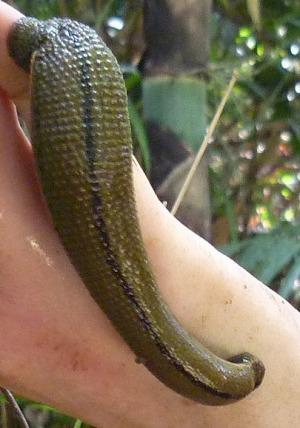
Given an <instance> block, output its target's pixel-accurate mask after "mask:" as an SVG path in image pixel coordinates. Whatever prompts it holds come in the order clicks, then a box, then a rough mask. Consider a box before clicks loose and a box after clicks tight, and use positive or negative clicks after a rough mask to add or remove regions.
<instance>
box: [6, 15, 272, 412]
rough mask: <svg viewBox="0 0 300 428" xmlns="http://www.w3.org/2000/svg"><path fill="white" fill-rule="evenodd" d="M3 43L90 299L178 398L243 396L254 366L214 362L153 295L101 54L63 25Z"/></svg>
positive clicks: (247, 360)
mask: <svg viewBox="0 0 300 428" xmlns="http://www.w3.org/2000/svg"><path fill="white" fill-rule="evenodd" d="M8 46H9V51H10V54H11V56H12V57H13V58H14V59H15V61H16V63H17V64H19V65H20V66H21V67H23V68H24V69H25V70H27V71H28V70H31V94H32V95H31V96H32V99H31V102H32V112H33V123H32V143H33V148H34V153H35V158H36V163H37V167H38V170H39V176H40V180H41V184H42V188H43V193H44V195H45V197H46V200H47V203H48V206H49V210H50V212H51V215H52V218H53V221H54V224H55V227H56V229H57V232H58V234H59V236H60V238H61V240H62V243H63V245H64V247H65V249H66V251H67V253H68V255H69V257H70V260H71V261H72V263H73V265H74V266H75V268H76V270H77V271H78V273H79V274H80V276H81V278H82V280H83V282H84V284H85V285H86V287H87V288H88V290H89V291H90V293H91V295H92V297H93V298H94V299H95V301H96V302H97V304H98V305H99V306H100V307H101V308H102V310H103V311H104V312H105V313H106V315H107V316H108V317H109V319H110V320H111V321H112V323H113V325H114V326H115V328H116V329H117V330H118V331H119V333H120V334H121V336H122V337H123V338H124V340H125V341H126V342H127V344H128V345H129V346H130V347H131V349H132V350H133V351H134V353H135V354H136V356H137V359H138V361H141V362H142V363H143V364H144V365H145V366H146V367H147V368H148V369H149V370H150V371H151V372H152V373H153V374H154V375H155V376H156V377H157V378H158V379H160V380H161V381H162V382H163V383H165V384H166V385H167V386H169V387H170V388H172V389H173V390H175V391H176V392H178V393H179V394H182V395H184V396H186V397H188V398H191V399H193V400H195V401H200V402H202V403H206V404H211V405H216V404H226V403H230V402H232V401H234V400H238V399H240V398H243V397H245V396H246V395H248V394H249V393H251V392H252V391H253V390H254V389H255V388H256V387H257V386H258V385H259V384H260V383H261V381H262V379H263V376H264V366H263V364H262V363H261V361H260V360H259V359H258V358H256V357H255V356H253V355H251V354H248V353H244V354H241V355H238V356H235V357H233V358H232V359H231V360H228V361H227V360H224V359H221V358H219V357H218V356H216V355H215V354H213V353H212V352H210V351H209V350H208V349H206V348H205V347H204V346H202V345H201V344H200V343H199V342H198V341H197V340H196V339H195V338H194V337H192V336H191V335H190V334H189V333H188V332H187V331H186V330H185V329H183V327H182V326H181V325H180V324H179V323H178V321H177V320H176V319H175V317H174V316H173V315H172V314H171V312H170V310H169V309H168V307H167V306H166V304H165V303H164V302H163V300H162V298H161V296H160V294H159V291H158V288H157V286H156V282H155V278H154V276H153V274H152V270H151V267H150V263H149V261H148V258H147V254H146V251H145V248H144V245H143V241H142V237H141V232H140V227H139V223H138V218H137V214H136V206H135V200H134V189H133V182H132V171H131V163H132V147H131V146H132V144H131V131H130V124H129V119H128V110H127V95H126V90H125V85H124V82H123V78H122V74H121V71H120V69H119V66H118V64H117V61H116V59H115V58H114V56H113V54H112V53H111V51H110V50H109V49H108V48H107V47H106V46H105V44H104V43H103V41H102V40H101V39H100V37H99V36H98V35H97V34H96V33H95V32H94V31H93V30H92V29H90V28H89V27H87V26H85V25H83V24H79V23H77V22H74V21H71V20H69V19H52V20H49V21H45V22H41V21H38V20H36V19H34V18H22V19H21V20H20V21H18V23H17V24H16V25H15V26H14V28H13V29H12V31H11V33H10V36H9V40H8ZM33 53H34V55H33Z"/></svg>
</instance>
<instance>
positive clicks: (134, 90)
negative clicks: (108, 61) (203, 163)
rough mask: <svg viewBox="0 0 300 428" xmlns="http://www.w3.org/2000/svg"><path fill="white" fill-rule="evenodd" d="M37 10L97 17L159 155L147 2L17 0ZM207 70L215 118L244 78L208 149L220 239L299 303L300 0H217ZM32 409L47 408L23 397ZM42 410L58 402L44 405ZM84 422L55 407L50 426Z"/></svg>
mask: <svg viewBox="0 0 300 428" xmlns="http://www.w3.org/2000/svg"><path fill="white" fill-rule="evenodd" d="M9 3H11V4H14V5H16V6H17V7H18V8H19V9H20V10H21V11H22V12H24V13H26V14H28V15H33V16H36V17H38V18H42V19H45V18H49V17H52V16H54V15H55V16H57V15H60V16H69V17H72V18H75V19H78V20H80V21H83V22H86V23H87V24H89V25H92V26H94V27H95V28H96V30H97V31H98V32H99V33H100V34H101V35H102V37H103V38H104V40H105V41H106V42H107V44H108V45H109V46H110V47H111V48H112V50H113V51H114V53H115V54H116V56H117V58H118V59H119V62H120V63H121V66H122V69H123V72H124V76H125V80H126V85H127V89H128V92H129V97H130V104H129V106H130V109H129V110H130V115H131V121H132V129H133V133H134V140H135V143H136V144H135V147H136V154H137V156H138V158H139V159H140V160H142V162H143V165H144V167H145V169H146V170H147V171H149V169H150V165H151V159H150V155H149V146H148V140H147V133H146V131H145V127H144V125H143V119H142V103H141V99H142V97H141V76H140V74H139V72H138V69H137V65H138V62H139V61H140V59H141V56H142V53H143V50H144V48H145V47H144V44H143V37H142V0H130V1H129V0H127V1H126V0H68V1H67V0H48V1H44V0H35V1H33V0H16V1H14V2H13V1H10V2H9ZM210 32H211V34H210V38H211V61H210V65H209V69H208V71H207V76H208V79H207V91H208V96H207V100H208V118H207V121H208V122H209V121H210V120H211V118H212V117H213V114H214V112H215V110H216V107H217V105H218V102H219V100H220V98H221V95H222V92H223V90H224V88H225V86H226V84H227V82H228V80H229V79H230V77H231V75H232V72H233V70H234V69H237V70H238V72H239V76H240V77H239V80H238V83H237V84H236V86H235V88H234V90H233V92H232V94H231V97H230V100H229V102H228V103H227V105H226V107H225V111H224V113H223V115H222V117H221V120H220V123H219V124H218V127H217V130H216V133H215V135H214V140H213V144H211V145H210V149H209V164H210V180H211V192H212V205H213V217H214V224H215V226H216V230H217V225H218V224H221V229H220V228H219V231H218V232H215V244H217V245H221V244H223V245H222V249H223V251H225V252H226V253H227V254H229V255H231V256H232V257H235V258H236V259H237V261H238V262H239V263H240V264H242V265H243V266H245V267H246V268H247V269H248V270H249V271H250V272H252V273H253V274H254V275H255V276H257V277H258V278H260V279H261V280H263V281H264V282H266V283H268V284H269V285H270V286H271V287H272V288H274V289H276V290H278V291H279V292H280V293H281V295H282V296H284V297H285V298H287V299H289V300H290V301H291V302H292V303H293V304H294V305H295V306H299V301H300V226H299V225H297V223H298V222H299V217H300V210H299V193H300V172H299V164H300V158H299V156H300V113H299V111H300V3H299V2H298V1H294V0H261V1H257V0H255V1H253V2H251V1H247V0H232V1H228V0H215V2H214V11H213V13H212V17H211V29H210ZM21 404H23V405H24V407H26V408H27V410H28V408H30V407H35V408H36V407H38V406H37V405H36V404H30V405H29V404H28V402H24V401H21ZM39 408H40V411H42V412H44V411H45V409H46V410H49V409H48V408H47V407H46V406H40V405H39ZM74 424H76V427H77V428H78V427H79V426H80V422H78V421H77V422H75V421H73V420H72V419H71V418H67V417H65V416H62V415H59V414H58V413H55V412H54V411H50V412H49V411H47V421H46V422H45V424H44V426H47V427H48V426H49V427H56V426H68V427H69V426H73V425H74Z"/></svg>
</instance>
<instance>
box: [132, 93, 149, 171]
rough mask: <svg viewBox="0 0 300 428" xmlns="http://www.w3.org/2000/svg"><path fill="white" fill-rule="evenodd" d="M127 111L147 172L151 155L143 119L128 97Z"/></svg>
mask: <svg viewBox="0 0 300 428" xmlns="http://www.w3.org/2000/svg"><path fill="white" fill-rule="evenodd" d="M128 111H129V116H130V120H131V125H132V130H133V132H134V135H135V137H136V139H137V141H138V143H139V146H140V149H141V153H142V157H143V161H144V164H145V170H146V172H147V173H149V172H150V168H151V156H150V149H149V142H148V137H147V134H146V130H145V127H144V123H143V120H142V118H141V116H140V114H139V112H138V110H137V108H136V107H135V105H134V104H133V102H132V101H131V100H130V99H128Z"/></svg>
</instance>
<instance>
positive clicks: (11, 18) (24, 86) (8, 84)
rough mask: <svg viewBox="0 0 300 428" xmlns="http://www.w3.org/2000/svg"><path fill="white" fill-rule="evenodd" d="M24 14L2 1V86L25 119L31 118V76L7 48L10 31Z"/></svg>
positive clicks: (0, 37) (0, 9) (0, 10)
mask: <svg viewBox="0 0 300 428" xmlns="http://www.w3.org/2000/svg"><path fill="white" fill-rule="evenodd" d="M21 16H22V14H21V13H20V12H18V11H17V10H16V9H14V8H12V7H11V6H9V5H8V4H6V3H4V2H1V1H0V87H1V88H2V89H4V90H5V91H6V92H7V93H8V95H9V97H10V98H11V99H12V100H13V101H14V103H15V104H16V106H17V108H18V110H19V111H20V113H21V114H22V116H24V118H25V119H28V118H29V110H30V109H29V76H28V75H27V74H26V73H25V72H24V71H23V70H21V68H20V67H18V66H17V65H16V64H15V63H14V61H13V60H12V59H11V58H10V56H9V53H8V50H7V37H8V34H9V31H10V29H11V27H12V25H13V24H14V22H16V21H17V20H18V19H20V18H21Z"/></svg>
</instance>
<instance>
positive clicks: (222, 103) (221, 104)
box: [171, 70, 238, 215]
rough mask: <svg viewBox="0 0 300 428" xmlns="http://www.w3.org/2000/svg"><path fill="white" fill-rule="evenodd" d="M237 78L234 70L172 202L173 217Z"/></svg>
mask: <svg viewBox="0 0 300 428" xmlns="http://www.w3.org/2000/svg"><path fill="white" fill-rule="evenodd" d="M237 78H238V72H237V71H236V70H234V71H233V73H232V77H231V79H230V82H229V84H228V86H227V88H226V91H225V93H224V96H223V98H222V100H221V102H220V104H219V106H218V108H217V111H216V113H215V116H214V118H213V120H212V121H211V124H210V125H209V128H208V130H207V133H206V135H205V138H204V140H203V143H202V144H201V146H200V148H199V150H198V153H197V155H196V157H195V159H194V162H193V164H192V166H191V169H190V170H189V172H188V174H187V176H186V179H185V181H184V183H183V185H182V187H181V189H180V192H179V194H178V196H177V198H176V201H175V202H174V205H173V207H172V209H171V214H173V215H175V214H176V212H177V210H178V208H179V206H180V204H181V202H182V200H183V198H184V196H185V194H186V192H187V190H188V188H189V185H190V183H191V181H192V178H193V176H194V174H195V172H196V169H197V167H198V165H199V163H200V160H201V159H202V156H203V155H204V152H205V150H206V147H207V145H208V143H209V141H210V139H211V137H212V134H213V133H214V130H215V128H216V126H217V124H218V121H219V119H220V116H221V114H222V112H223V109H224V107H225V104H226V102H227V100H228V97H229V95H230V93H231V91H232V89H233V87H234V85H235V82H236V81H237Z"/></svg>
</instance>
